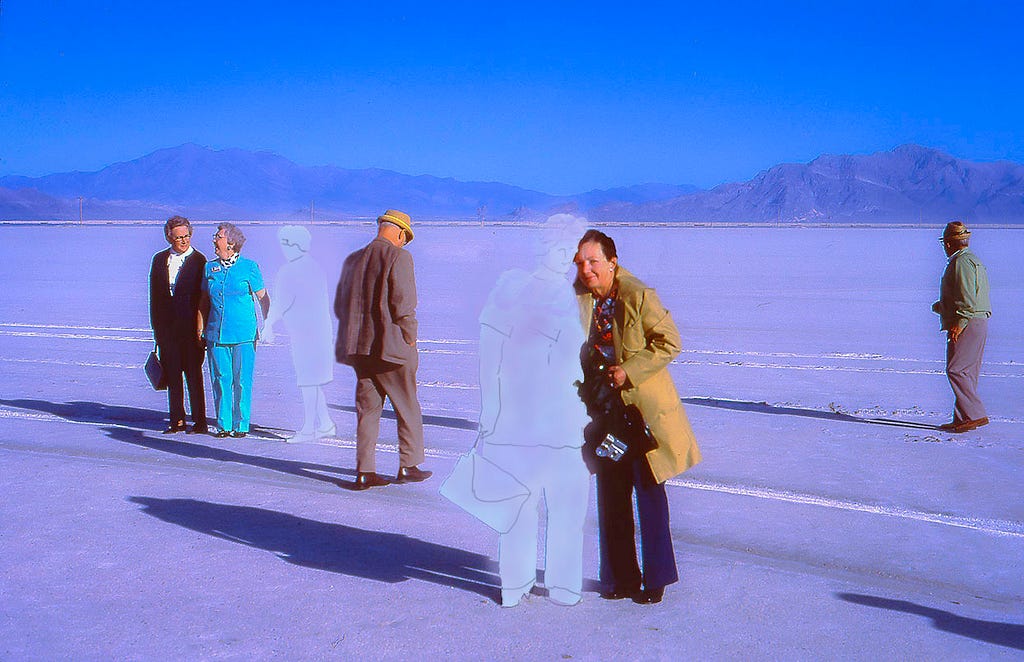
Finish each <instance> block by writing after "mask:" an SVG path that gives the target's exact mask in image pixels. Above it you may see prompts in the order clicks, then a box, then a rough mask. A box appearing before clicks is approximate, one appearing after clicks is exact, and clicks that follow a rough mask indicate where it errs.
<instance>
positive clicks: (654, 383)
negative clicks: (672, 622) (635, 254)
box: [575, 230, 701, 603]
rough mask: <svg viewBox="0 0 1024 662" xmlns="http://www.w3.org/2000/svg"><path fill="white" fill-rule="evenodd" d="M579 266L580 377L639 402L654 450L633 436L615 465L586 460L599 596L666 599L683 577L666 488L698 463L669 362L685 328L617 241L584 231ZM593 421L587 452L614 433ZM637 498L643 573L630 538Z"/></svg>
mask: <svg viewBox="0 0 1024 662" xmlns="http://www.w3.org/2000/svg"><path fill="white" fill-rule="evenodd" d="M575 263H576V270H577V279H576V292H577V300H578V302H579V305H580V316H581V319H582V321H583V325H584V328H585V329H587V330H588V334H589V337H588V341H587V343H586V345H585V346H584V351H583V355H582V356H583V361H584V372H585V373H586V374H588V380H590V379H595V378H594V377H593V375H595V374H597V375H599V377H597V379H601V380H604V379H606V380H607V386H608V387H609V388H610V389H612V390H613V391H614V392H615V394H616V395H617V396H618V397H620V398H621V401H622V405H624V406H627V407H628V406H629V405H635V407H636V409H638V410H639V412H640V414H641V415H642V416H643V422H644V423H645V424H646V426H647V427H648V428H649V430H650V435H649V440H650V441H653V444H652V445H653V447H652V448H642V449H641V450H639V451H638V450H636V449H635V447H636V446H639V445H640V444H639V443H638V442H637V440H632V442H633V446H634V448H632V449H630V451H627V452H626V454H625V455H624V456H623V457H622V458H620V459H619V460H618V461H613V460H611V459H609V458H608V457H593V456H591V457H588V461H589V462H590V464H591V466H592V467H593V468H594V469H595V472H596V474H597V502H598V522H599V527H600V539H601V554H600V558H601V581H602V583H604V584H605V589H606V590H605V591H604V592H603V593H602V594H601V595H602V597H604V598H607V599H613V600H614V599H621V598H626V597H631V598H632V599H633V601H634V602H637V603H655V602H660V601H661V598H662V595H663V594H664V591H665V587H666V586H668V585H669V584H672V583H674V582H676V581H678V579H679V576H678V573H677V570H676V563H675V556H674V552H673V549H672V536H671V531H670V530H669V513H668V497H667V495H666V493H665V485H664V483H665V481H666V480H668V479H669V478H672V477H673V476H676V475H678V474H680V473H682V472H684V471H686V470H687V469H689V468H690V467H692V466H693V465H695V464H697V463H698V462H700V459H701V458H700V450H699V449H698V448H697V441H696V439H695V437H694V434H693V430H692V428H691V427H690V423H689V420H688V419H687V417H686V412H685V410H684V409H683V405H682V403H681V402H680V400H679V394H678V392H677V391H676V388H675V385H674V384H673V382H672V377H671V375H669V372H668V364H669V362H671V361H672V359H673V358H675V357H676V356H677V355H678V354H679V351H680V336H679V330H678V329H677V328H676V325H675V323H674V322H673V321H672V317H671V315H670V314H669V312H668V310H667V309H666V308H665V307H664V306H663V305H662V303H661V301H660V299H659V298H658V295H657V293H656V292H655V291H654V290H653V289H651V288H649V287H647V286H646V285H645V284H644V283H643V282H641V281H640V280H639V279H637V278H636V277H635V276H633V275H632V274H631V273H629V272H628V271H627V270H626V269H625V268H623V267H621V266H619V264H618V255H617V253H616V249H615V242H614V241H612V239H611V237H609V236H607V235H606V234H604V233H603V232H600V231H598V230H588V231H587V232H586V234H584V235H583V238H582V239H581V240H580V242H579V247H578V251H577V253H576V257H575ZM595 367H596V368H599V369H598V370H597V372H596V373H595ZM602 386H603V384H602ZM585 390H586V389H585ZM588 405H592V403H588ZM596 419H600V416H597V417H596ZM595 423H596V424H595V425H593V426H591V427H590V428H589V429H588V433H589V434H588V436H589V438H588V442H590V443H588V448H593V447H594V446H596V445H598V444H599V442H600V440H601V439H602V438H603V437H604V436H605V433H606V432H607V431H608V428H607V426H606V425H603V424H602V423H600V422H599V420H596V421H595ZM650 438H652V439H650ZM634 493H635V494H636V502H637V514H638V517H639V521H640V540H641V554H642V559H641V561H642V570H641V566H640V564H638V563H637V554H636V544H635V540H634V531H635V529H634V521H633V494H634Z"/></svg>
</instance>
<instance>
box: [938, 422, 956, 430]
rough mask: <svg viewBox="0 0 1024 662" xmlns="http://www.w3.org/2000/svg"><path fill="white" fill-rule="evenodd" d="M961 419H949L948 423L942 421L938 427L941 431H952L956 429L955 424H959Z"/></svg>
mask: <svg viewBox="0 0 1024 662" xmlns="http://www.w3.org/2000/svg"><path fill="white" fill-rule="evenodd" d="M960 423H961V421H950V422H949V423H943V424H942V425H940V426H939V429H940V430H942V431H943V432H952V431H953V430H955V429H956V426H958V425H960Z"/></svg>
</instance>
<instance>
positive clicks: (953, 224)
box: [940, 221, 971, 241]
mask: <svg viewBox="0 0 1024 662" xmlns="http://www.w3.org/2000/svg"><path fill="white" fill-rule="evenodd" d="M970 236H971V231H970V230H968V229H967V226H966V225H964V224H963V222H962V221H950V222H949V223H946V229H945V230H943V231H942V238H941V239H940V241H948V240H950V239H966V238H967V237H970Z"/></svg>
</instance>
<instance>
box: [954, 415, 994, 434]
mask: <svg viewBox="0 0 1024 662" xmlns="http://www.w3.org/2000/svg"><path fill="white" fill-rule="evenodd" d="M982 425H988V417H987V416H984V417H982V418H976V419H974V420H973V421H963V422H962V423H957V424H956V425H954V426H953V432H970V431H971V430H974V429H975V428H980V427H981V426H982Z"/></svg>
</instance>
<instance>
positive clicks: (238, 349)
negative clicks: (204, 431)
mask: <svg viewBox="0 0 1024 662" xmlns="http://www.w3.org/2000/svg"><path fill="white" fill-rule="evenodd" d="M209 354H210V377H211V381H212V382H213V409H214V412H215V413H216V415H217V427H218V428H220V429H221V430H227V431H228V432H232V431H234V432H248V431H249V414H250V412H251V411H252V374H253V367H254V366H255V364H256V343H255V342H243V343H238V344H232V345H218V344H214V345H211V346H210V348H209Z"/></svg>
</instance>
